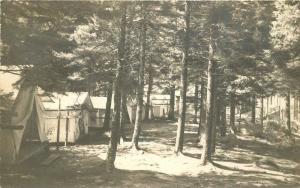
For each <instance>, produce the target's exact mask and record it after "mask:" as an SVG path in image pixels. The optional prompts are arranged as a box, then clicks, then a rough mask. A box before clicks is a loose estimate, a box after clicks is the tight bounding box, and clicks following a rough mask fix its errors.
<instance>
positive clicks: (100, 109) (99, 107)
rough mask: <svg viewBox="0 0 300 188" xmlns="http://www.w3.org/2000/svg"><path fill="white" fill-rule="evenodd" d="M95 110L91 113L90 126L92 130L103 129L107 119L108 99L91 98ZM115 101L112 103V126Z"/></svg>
mask: <svg viewBox="0 0 300 188" xmlns="http://www.w3.org/2000/svg"><path fill="white" fill-rule="evenodd" d="M91 101H92V105H93V109H92V110H91V112H90V125H89V127H92V128H102V127H103V125H104V119H105V110H106V101H107V97H91ZM113 106H114V101H113V100H112V102H111V107H110V110H111V113H110V126H111V124H112V115H113Z"/></svg>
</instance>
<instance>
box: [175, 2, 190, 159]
mask: <svg viewBox="0 0 300 188" xmlns="http://www.w3.org/2000/svg"><path fill="white" fill-rule="evenodd" d="M184 20H185V35H184V48H183V53H182V65H181V66H182V71H181V83H180V86H181V88H180V102H179V114H178V115H179V117H178V127H177V136H176V143H175V153H176V154H178V153H179V152H180V153H181V152H182V151H183V142H184V127H185V118H186V115H185V113H186V91H187V72H188V60H187V59H188V51H189V30H190V2H188V1H186V2H185V15H184Z"/></svg>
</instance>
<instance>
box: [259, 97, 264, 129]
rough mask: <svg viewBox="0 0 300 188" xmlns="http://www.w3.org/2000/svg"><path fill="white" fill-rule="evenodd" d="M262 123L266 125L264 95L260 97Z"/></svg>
mask: <svg viewBox="0 0 300 188" xmlns="http://www.w3.org/2000/svg"><path fill="white" fill-rule="evenodd" d="M260 105H261V106H260V125H261V126H264V97H263V96H261V97H260Z"/></svg>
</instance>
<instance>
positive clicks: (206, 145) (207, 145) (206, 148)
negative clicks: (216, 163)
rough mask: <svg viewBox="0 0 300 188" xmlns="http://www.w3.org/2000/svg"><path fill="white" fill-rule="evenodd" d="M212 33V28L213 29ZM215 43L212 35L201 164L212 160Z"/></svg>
mask: <svg viewBox="0 0 300 188" xmlns="http://www.w3.org/2000/svg"><path fill="white" fill-rule="evenodd" d="M210 32H211V33H212V28H211V31H210ZM213 57H214V45H213V40H212V36H210V40H209V57H208V69H207V93H206V97H207V99H206V101H207V103H206V108H207V109H206V126H205V132H204V134H203V150H202V155H201V159H200V164H201V165H206V163H207V161H211V154H212V152H211V141H212V120H213V103H214V97H213V96H214V90H213V79H214V75H213V73H214V61H213Z"/></svg>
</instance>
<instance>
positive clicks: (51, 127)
mask: <svg viewBox="0 0 300 188" xmlns="http://www.w3.org/2000/svg"><path fill="white" fill-rule="evenodd" d="M53 95H54V97H43V98H42V104H43V106H44V108H45V113H46V119H45V127H44V130H45V133H46V135H47V137H48V139H49V142H50V143H56V142H57V131H58V114H60V118H59V119H60V126H59V142H65V143H75V142H76V141H77V140H78V139H79V138H80V137H81V136H83V135H86V134H88V127H89V125H90V111H91V109H92V102H91V99H90V97H89V95H88V93H87V92H80V93H74V92H66V93H65V94H64V95H58V94H55V93H53Z"/></svg>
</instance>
